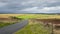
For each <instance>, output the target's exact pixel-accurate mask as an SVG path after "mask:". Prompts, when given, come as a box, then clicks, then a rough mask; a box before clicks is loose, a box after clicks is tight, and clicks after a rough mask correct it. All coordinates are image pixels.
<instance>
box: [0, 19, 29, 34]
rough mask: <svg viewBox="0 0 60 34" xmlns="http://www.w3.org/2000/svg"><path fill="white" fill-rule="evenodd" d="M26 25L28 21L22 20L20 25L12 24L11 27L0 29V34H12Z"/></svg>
mask: <svg viewBox="0 0 60 34" xmlns="http://www.w3.org/2000/svg"><path fill="white" fill-rule="evenodd" d="M27 24H28V20H23V21H22V22H20V23H16V24H13V25H9V26H6V27H3V28H1V29H0V34H13V33H14V32H16V31H18V30H19V29H21V28H23V27H24V26H25V25H27Z"/></svg>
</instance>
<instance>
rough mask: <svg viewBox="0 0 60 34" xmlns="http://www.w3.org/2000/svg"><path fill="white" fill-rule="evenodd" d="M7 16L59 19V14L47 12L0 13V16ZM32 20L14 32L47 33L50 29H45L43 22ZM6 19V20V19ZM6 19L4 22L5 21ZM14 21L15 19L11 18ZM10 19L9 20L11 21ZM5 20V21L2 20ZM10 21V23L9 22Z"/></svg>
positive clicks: (23, 33) (16, 33)
mask: <svg viewBox="0 0 60 34" xmlns="http://www.w3.org/2000/svg"><path fill="white" fill-rule="evenodd" d="M9 16H15V17H18V18H22V19H28V20H30V19H32V20H33V19H60V15H53V14H52V15H48V14H0V18H1V17H3V18H7V17H9ZM32 20H30V21H29V24H28V25H26V26H25V27H24V28H22V29H21V30H18V31H17V32H15V33H14V34H49V33H50V32H51V31H50V30H51V29H49V28H48V29H47V28H45V27H44V26H43V24H41V22H40V23H38V21H36V22H35V21H34V22H32ZM7 21H8V20H7ZM7 21H6V22H7ZM13 21H15V20H13ZM13 21H11V22H13ZM4 22H5V21H4ZM11 22H10V23H11Z"/></svg>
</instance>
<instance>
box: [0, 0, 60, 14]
mask: <svg viewBox="0 0 60 34" xmlns="http://www.w3.org/2000/svg"><path fill="white" fill-rule="evenodd" d="M30 1H32V2H30ZM52 1H56V2H52ZM0 2H2V3H7V4H6V5H5V6H3V7H0V13H34V12H36V11H20V10H23V9H26V8H32V7H39V8H40V9H42V8H44V7H55V6H60V0H48V1H47V0H0ZM24 2H25V4H24V5H23V4H22V3H24ZM29 2H30V3H29ZM38 12H39V11H38ZM40 12H43V11H40ZM49 12H51V11H49ZM52 12H54V11H52ZM55 12H56V13H58V12H60V11H59V10H58V11H55ZM36 13H37V12H36Z"/></svg>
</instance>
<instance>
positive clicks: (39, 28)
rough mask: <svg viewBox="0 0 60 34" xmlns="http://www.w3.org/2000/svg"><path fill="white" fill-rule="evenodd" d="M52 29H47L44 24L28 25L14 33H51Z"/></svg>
mask: <svg viewBox="0 0 60 34" xmlns="http://www.w3.org/2000/svg"><path fill="white" fill-rule="evenodd" d="M49 33H50V31H49V30H48V29H46V28H45V27H44V26H43V25H42V24H39V23H37V24H31V25H29V24H28V25H27V26H26V27H24V28H23V29H21V30H19V31H17V32H15V33H14V34H49Z"/></svg>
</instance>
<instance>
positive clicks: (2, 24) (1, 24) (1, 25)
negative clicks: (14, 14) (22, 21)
mask: <svg viewBox="0 0 60 34" xmlns="http://www.w3.org/2000/svg"><path fill="white" fill-rule="evenodd" d="M11 24H14V23H0V28H2V27H5V26H8V25H11Z"/></svg>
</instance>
